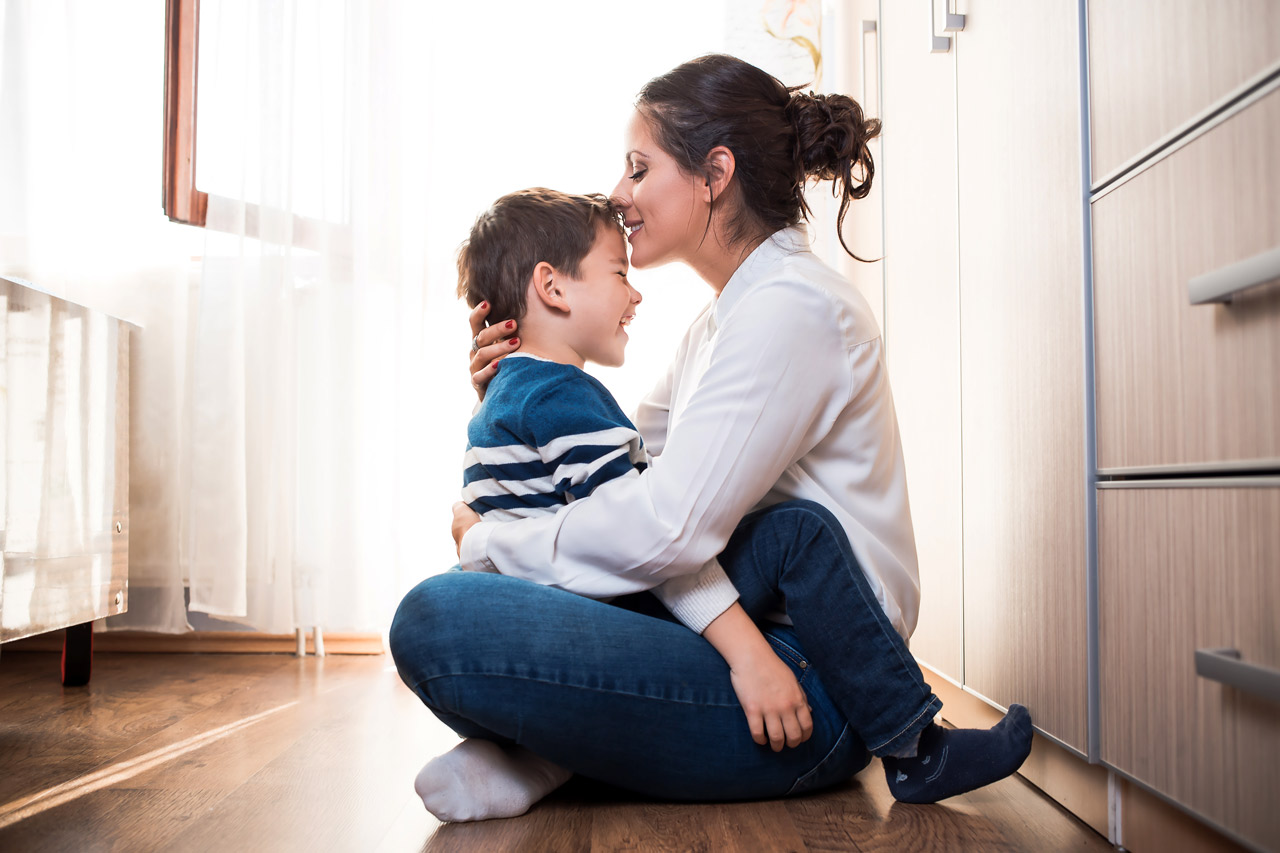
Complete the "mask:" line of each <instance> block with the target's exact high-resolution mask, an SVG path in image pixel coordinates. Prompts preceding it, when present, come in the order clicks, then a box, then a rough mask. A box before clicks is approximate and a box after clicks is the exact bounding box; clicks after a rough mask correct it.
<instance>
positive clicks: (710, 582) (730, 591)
mask: <svg viewBox="0 0 1280 853" xmlns="http://www.w3.org/2000/svg"><path fill="white" fill-rule="evenodd" d="M653 594H654V595H656V596H657V597H658V600H659V601H661V602H662V603H663V604H664V605H666V607H667V609H668V610H670V611H671V615H672V616H674V617H676V618H677V619H679V620H680V622H681V623H682V624H684V625H685V626H686V627H687V628H689V629H690V630H691V631H694V632H695V633H698V634H701V633H702V632H703V631H705V630H706V629H707V626H708V625H710V624H711V623H712V622H714V621H715V620H716V617H718V616H719V615H720V614H721V613H724V612H725V611H726V610H728V609H729V608H730V607H731V606H732V605H733V603H734V602H735V601H737V600H738V590H737V589H736V588H735V587H734V585H733V582H732V581H730V580H729V577H728V575H726V574H725V573H724V569H723V568H721V567H720V563H719V562H718V561H717V560H715V559H711V560H710V561H708V562H707V564H706V565H705V566H703V567H702V568H701V569H700V570H699V571H697V572H694V573H693V574H690V575H680V576H678V577H674V578H671V579H669V580H667V581H666V582H664V583H663V584H662V585H661V586H657V587H654V589H653Z"/></svg>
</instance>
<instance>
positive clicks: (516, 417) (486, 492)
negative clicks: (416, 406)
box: [462, 353, 645, 521]
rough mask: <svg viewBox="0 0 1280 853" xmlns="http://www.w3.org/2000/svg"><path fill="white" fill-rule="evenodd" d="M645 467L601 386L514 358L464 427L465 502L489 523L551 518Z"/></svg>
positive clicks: (571, 371) (631, 431) (631, 433)
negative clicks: (598, 488)
mask: <svg viewBox="0 0 1280 853" xmlns="http://www.w3.org/2000/svg"><path fill="white" fill-rule="evenodd" d="M644 464H645V453H644V444H643V442H642V441H641V439H640V434H639V433H638V432H637V431H636V428H635V426H634V425H633V424H632V423H631V420H630V419H629V418H628V417H627V416H626V415H625V414H624V413H623V412H622V409H621V408H620V407H619V406H618V403H617V401H616V400H614V398H613V395H612V394H610V393H609V391H608V390H607V389H606V388H605V387H604V385H602V384H601V383H600V382H599V380H597V379H595V378H594V377H593V376H591V375H590V374H588V373H586V372H585V371H583V370H581V369H579V368H578V367H575V366H574V365H569V364H559V363H557V362H553V361H548V360H546V359H541V358H538V357H536V356H531V355H526V354H521V353H513V354H512V355H510V356H508V357H507V358H505V359H503V362H502V371H501V372H500V373H498V374H497V375H496V376H495V377H494V378H493V380H492V382H491V383H490V384H489V388H488V391H487V393H486V395H485V400H484V403H483V404H482V405H481V407H480V409H479V411H477V412H476V414H475V415H474V416H473V417H472V418H471V422H470V423H469V424H468V425H467V455H466V458H465V461H464V463H463V468H464V470H463V486H464V488H463V493H462V499H463V500H464V501H465V502H466V504H467V505H468V506H469V507H471V509H472V510H474V511H475V512H476V513H478V514H479V515H480V516H482V517H483V518H484V519H485V520H486V521H509V520H514V519H518V518H530V517H533V516H539V515H547V514H550V513H553V512H555V511H557V510H558V509H559V508H560V507H562V506H564V505H565V504H567V503H569V502H570V501H572V500H575V499H577V498H581V497H585V496H587V495H589V494H591V492H593V491H595V489H596V487H597V486H599V485H600V484H601V483H605V482H608V481H609V480H613V479H615V478H617V477H625V476H635V475H636V474H637V473H638V470H639V469H641V468H643V467H644Z"/></svg>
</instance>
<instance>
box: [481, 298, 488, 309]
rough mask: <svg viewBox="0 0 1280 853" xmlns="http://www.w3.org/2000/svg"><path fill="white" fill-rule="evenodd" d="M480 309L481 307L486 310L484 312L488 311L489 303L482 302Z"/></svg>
mask: <svg viewBox="0 0 1280 853" xmlns="http://www.w3.org/2000/svg"><path fill="white" fill-rule="evenodd" d="M480 307H481V308H484V309H486V310H488V308H489V301H488V300H485V301H484V302H481V303H480Z"/></svg>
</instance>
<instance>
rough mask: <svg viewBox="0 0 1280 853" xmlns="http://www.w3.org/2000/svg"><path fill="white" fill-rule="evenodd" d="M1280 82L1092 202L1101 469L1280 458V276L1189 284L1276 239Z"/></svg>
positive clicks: (1262, 462)
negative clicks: (1202, 301)
mask: <svg viewBox="0 0 1280 853" xmlns="http://www.w3.org/2000/svg"><path fill="white" fill-rule="evenodd" d="M1277 150H1280V91H1277V92H1275V93H1272V94H1271V95H1268V96H1267V97H1265V98H1263V99H1262V100H1260V101H1258V102H1257V103H1256V104H1254V105H1253V106H1251V107H1249V108H1248V109H1247V110H1245V111H1244V112H1242V113H1240V114H1238V115H1236V116H1233V117H1232V118H1231V119H1229V120H1228V121H1226V122H1224V123H1223V124H1222V125H1219V126H1218V127H1216V128H1214V129H1213V130H1211V131H1209V132H1208V133H1206V134H1205V135H1204V136H1202V137H1200V138H1199V139H1196V140H1195V141H1193V142H1191V143H1190V144H1188V145H1187V146H1186V147H1185V148H1182V149H1180V150H1178V151H1177V152H1175V153H1173V154H1172V155H1170V156H1169V157H1168V158H1167V159H1165V160H1162V161H1160V162H1158V163H1156V164H1155V165H1153V166H1152V167H1151V168H1149V169H1147V170H1146V171H1144V172H1142V173H1140V174H1138V175H1136V176H1135V177H1134V178H1133V179H1132V180H1130V181H1128V182H1126V183H1125V184H1123V185H1121V186H1120V187H1118V188H1116V189H1115V190H1114V191H1113V192H1110V193H1108V194H1106V195H1104V196H1102V197H1101V198H1099V199H1098V200H1097V201H1096V202H1094V204H1093V221H1094V318H1095V331H1096V343H1095V346H1096V352H1097V400H1098V410H1097V414H1098V466H1099V468H1101V469H1103V470H1107V469H1112V468H1132V467H1144V466H1155V465H1168V466H1181V467H1185V466H1198V465H1211V464H1230V465H1236V466H1239V465H1240V464H1242V463H1249V462H1251V461H1252V462H1254V463H1256V464H1257V465H1258V466H1259V467H1271V466H1274V465H1276V464H1277V463H1278V462H1280V280H1278V281H1277V282H1275V283H1272V284H1269V285H1262V286H1260V287H1257V288H1254V289H1252V290H1249V291H1246V292H1244V293H1243V294H1241V295H1239V296H1237V297H1236V298H1235V300H1234V301H1233V302H1231V303H1230V304H1225V305H1224V304H1206V305H1192V304H1191V303H1190V300H1189V298H1188V295H1187V282H1188V280H1190V279H1191V278H1194V277H1196V276H1199V275H1203V274H1205V273H1209V272H1213V271H1215V270H1218V269H1221V268H1222V267H1225V266H1228V265H1230V264H1233V263H1235V262H1238V261H1241V260H1243V259H1246V258H1250V257H1253V256H1255V255H1258V254H1261V253H1263V252H1266V251H1268V250H1271V249H1274V248H1277V247H1280V203H1278V202H1277V200H1276V198H1277V196H1276V190H1277V187H1280V163H1278V162H1277V160H1276V157H1275V152H1276V151H1277Z"/></svg>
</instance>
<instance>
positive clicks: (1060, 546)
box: [889, 0, 1088, 752]
mask: <svg viewBox="0 0 1280 853" xmlns="http://www.w3.org/2000/svg"><path fill="white" fill-rule="evenodd" d="M969 12H970V14H969V16H968V20H967V25H966V27H965V30H964V32H962V33H960V34H959V38H958V39H957V41H956V48H957V59H956V61H957V71H956V73H957V78H958V88H957V100H958V113H959V124H958V128H959V134H958V142H959V149H958V151H959V187H960V193H959V202H960V204H959V221H960V241H959V247H960V253H959V254H960V352H961V359H960V362H961V377H962V380H961V381H962V385H961V400H962V402H963V407H962V419H961V420H962V427H963V433H962V435H963V441H962V444H963V460H962V461H963V472H964V475H963V483H964V489H963V502H964V608H965V623H964V624H965V634H964V654H965V664H964V670H965V685H966V686H967V687H970V688H972V689H973V690H975V691H977V692H978V693H980V694H982V695H983V696H986V697H988V698H990V699H992V700H993V701H995V702H997V703H999V704H1000V705H1004V706H1008V705H1009V704H1011V703H1013V702H1019V703H1022V704H1025V705H1026V706H1027V707H1028V708H1029V709H1030V710H1031V713H1032V718H1033V719H1034V720H1035V722H1036V725H1037V726H1039V727H1040V728H1041V729H1042V730H1043V731H1045V732H1047V733H1049V734H1051V735H1053V736H1055V737H1057V738H1058V739H1060V740H1061V741H1062V742H1064V743H1066V744H1068V745H1070V746H1072V747H1074V748H1076V749H1077V750H1080V751H1082V752H1083V751H1085V750H1086V749H1087V708H1088V702H1087V695H1088V686H1087V660H1086V652H1087V645H1088V644H1087V637H1086V630H1087V599H1086V589H1085V583H1086V555H1085V484H1086V475H1085V458H1084V457H1085V432H1084V430H1085V417H1084V395H1085V388H1084V326H1083V318H1084V300H1083V288H1082V282H1083V267H1082V260H1081V259H1082V254H1083V209H1082V201H1081V200H1082V198H1083V192H1084V188H1083V185H1082V180H1083V178H1082V169H1081V156H1080V147H1081V130H1080V77H1079V45H1078V40H1077V39H1078V32H1079V27H1078V21H1077V13H1076V7H1075V5H1074V4H1070V3H1057V4H1044V3H1025V2H1020V0H1000V1H999V2H984V3H983V4H982V5H981V7H979V6H977V5H974V6H971V7H970V8H969ZM889 224H890V226H892V219H890V221H889Z"/></svg>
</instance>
